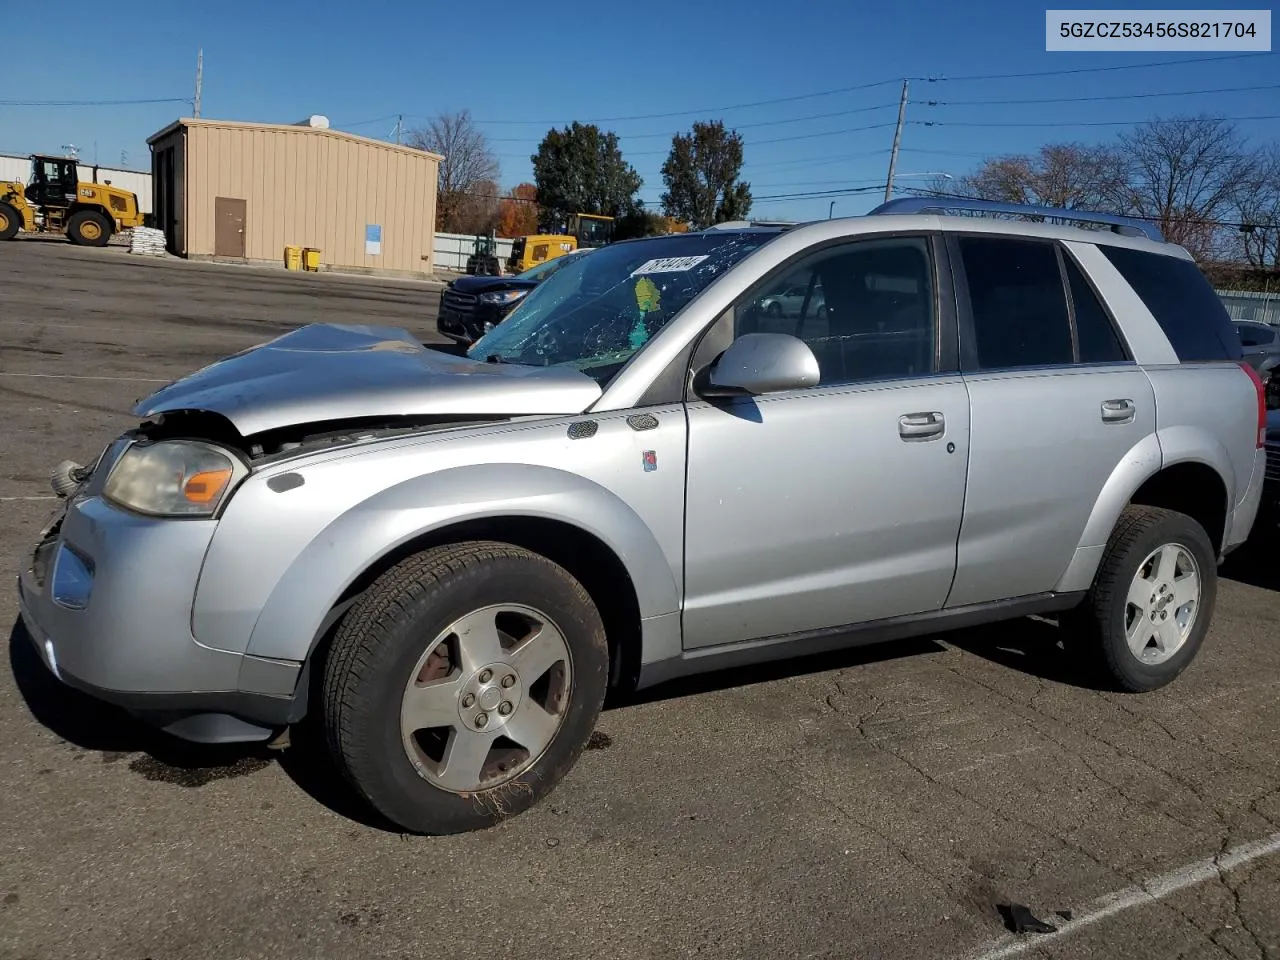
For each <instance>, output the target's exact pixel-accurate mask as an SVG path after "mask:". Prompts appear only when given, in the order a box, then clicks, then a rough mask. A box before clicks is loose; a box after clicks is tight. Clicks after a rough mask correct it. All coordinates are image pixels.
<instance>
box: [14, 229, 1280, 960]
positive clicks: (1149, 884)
mask: <svg viewBox="0 0 1280 960" xmlns="http://www.w3.org/2000/svg"><path fill="white" fill-rule="evenodd" d="M438 296H439V287H438V285H430V284H425V283H419V282H413V281H390V280H386V281H384V280H375V279H371V278H364V277H361V278H351V277H339V276H331V275H326V274H320V275H294V274H288V273H286V272H284V271H283V270H272V269H262V268H245V267H237V266H224V265H213V264H190V263H186V262H175V261H171V260H164V261H159V260H154V261H153V260H146V259H143V258H137V257H132V256H130V255H129V254H127V253H125V252H123V251H121V250H116V249H106V250H84V249H79V248H74V247H70V246H68V245H65V244H62V243H53V242H30V241H19V242H14V243H8V244H0V451H3V458H2V460H0V546H2V549H0V582H3V583H4V584H8V586H7V587H5V588H4V589H3V590H0V627H2V628H3V629H5V630H6V631H8V632H9V645H8V651H7V652H8V661H9V669H8V670H0V730H3V732H4V735H3V737H2V738H0V851H2V852H0V958H4V960H9V958H12V960H20V958H21V960H73V958H75V960H78V958H90V957H101V958H111V960H143V958H152V960H189V958H190V960H195V958H202V960H203V958H218V960H226V958H257V957H262V958H268V957H269V958H272V960H282V958H295V957H296V958H306V960H319V958H345V957H403V958H410V957H413V958H418V957H459V958H461V957H481V956H489V957H504V958H523V957H537V958H539V960H542V958H548V957H554V958H557V960H559V958H577V957H582V958H587V957H591V958H594V957H602V958H603V957H607V958H611V960H612V958H619V960H621V958H633V957H634V958H640V957H644V958H660V957H661V958H665V957H686V956H697V957H724V958H755V957H762V958H776V957H788V958H790V957H797V958H798V957H823V958H846V957H849V958H852V957H859V958H861V957H867V958H875V960H907V958H911V960H917V958H942V960H949V958H957V960H960V958H966V960H979V958H981V960H986V958H994V957H1004V956H1021V957H1043V958H1048V957H1053V958H1083V957H1098V956H1104V957H1121V956H1123V957H1126V958H1148V957H1149V958H1160V960H1169V958H1173V957H1179V958H1219V957H1222V958H1228V957H1230V958H1263V957H1280V896H1277V893H1276V891H1277V890H1280V703H1278V702H1277V693H1278V692H1280V656H1277V645H1278V644H1280V640H1278V639H1277V638H1278V636H1280V634H1278V632H1277V621H1278V620H1280V564H1278V563H1277V561H1276V560H1275V559H1274V558H1275V556H1276V553H1275V552H1274V546H1272V547H1271V550H1272V552H1271V553H1268V544H1267V543H1266V542H1259V544H1258V545H1257V546H1256V547H1254V548H1252V549H1251V550H1250V551H1249V552H1248V553H1247V554H1246V555H1243V556H1239V557H1235V558H1233V559H1232V560H1231V562H1230V563H1229V564H1228V567H1227V568H1226V569H1225V570H1224V571H1223V576H1224V578H1225V579H1224V582H1223V583H1222V586H1221V589H1220V592H1219V597H1218V609H1217V612H1216V616H1215V620H1214V625H1213V628H1212V630H1211V632H1210V635H1209V638H1208V641H1207V643H1206V644H1205V646H1204V648H1203V650H1202V652H1201V654H1200V656H1199V658H1198V660H1197V662H1196V663H1195V664H1194V665H1193V666H1192V667H1191V669H1190V670H1189V671H1188V672H1187V673H1186V674H1184V675H1183V677H1182V678H1180V679H1179V681H1178V682H1177V683H1175V684H1174V685H1173V686H1171V687H1169V688H1166V689H1165V690H1162V691H1159V692H1157V693H1153V694H1149V695H1145V696H1123V695H1118V694H1112V693H1104V692H1099V691H1097V690H1095V689H1092V688H1091V687H1090V686H1089V685H1088V683H1087V682H1086V681H1085V680H1084V679H1083V678H1082V677H1081V676H1080V674H1079V673H1078V671H1076V670H1075V669H1074V668H1073V665H1072V663H1071V662H1070V660H1069V658H1068V657H1067V656H1066V655H1065V654H1064V653H1063V651H1062V649H1061V648H1060V647H1059V646H1058V643H1057V632H1056V628H1055V627H1054V626H1053V625H1052V624H1050V623H1047V622H1045V621H1042V620H1034V619H1028V620H1020V621H1015V622H1012V623H1008V624H1004V625H999V626H995V627H986V628H982V629H978V630H970V631H964V632H961V633H955V634H945V635H939V636H937V637H934V638H926V639H923V640H920V641H913V642H909V643H902V644H896V645H891V646H885V647H875V648H864V649H861V650H857V651H853V652H847V653H841V654H836V655H830V656H824V657H819V658H814V659H808V660H802V661H795V662H791V663H784V664H772V665H769V666H766V667H763V668H757V669H751V670H738V671H732V672H728V673H722V674H715V675H709V676H705V677H700V678H696V680H694V681H689V682H681V683H678V684H674V685H671V686H669V687H666V688H659V689H656V690H653V691H652V692H648V693H647V695H646V696H644V697H641V698H636V699H634V700H632V701H629V702H625V703H621V704H618V705H614V706H612V707H611V708H610V709H608V710H607V711H606V712H605V713H604V715H603V716H602V718H601V720H600V723H599V726H598V730H597V734H596V736H595V737H594V738H593V741H592V744H591V748H590V749H589V750H588V751H587V752H586V753H585V754H584V755H583V757H582V760H581V761H580V762H579V764H578V765H577V767H576V768H575V769H574V770H573V771H572V772H571V774H570V775H569V777H568V778H567V779H566V780H565V781H564V782H563V783H562V784H561V785H560V786H559V788H557V789H556V790H555V791H554V792H553V793H552V795H551V796H550V797H549V798H548V799H547V800H546V801H545V802H544V803H543V804H541V805H540V806H539V807H537V808H535V809H533V810H532V811H530V812H528V813H526V814H524V815H522V816H519V817H517V818H515V819H513V820H510V821H508V822H506V823H504V824H502V825H500V826H498V827H496V828H493V829H491V830H488V831H485V832H482V833H475V834H469V835H464V836H457V837H447V838H421V837H406V836H401V835H399V834H396V833H394V832H391V831H389V830H387V829H386V828H385V827H384V826H383V825H381V824H379V823H378V822H376V821H375V820H373V819H372V818H371V817H369V816H368V814H367V813H366V812H365V811H364V810H363V809H362V808H361V807H360V806H359V805H358V804H356V803H354V802H353V801H352V799H351V798H350V796H349V795H348V794H347V793H346V792H345V791H344V790H342V789H340V788H339V787H338V786H337V785H336V782H335V780H334V778H333V776H332V774H331V771H330V770H329V769H328V768H327V766H326V764H325V762H324V760H323V756H322V755H321V754H320V753H319V752H318V751H317V750H316V749H315V748H314V746H313V745H312V744H311V743H310V742H309V741H308V740H307V739H306V738H305V737H300V738H299V741H300V742H299V743H298V744H297V745H296V746H294V747H291V748H289V749H288V750H285V751H283V752H272V751H268V750H266V749H265V748H261V747H256V746H255V747H236V748H219V749H212V748H200V747H191V746H184V745H181V744H177V743H174V742H171V741H168V740H166V739H165V738H163V737H161V736H159V735H157V734H154V733H152V732H150V731H148V730H146V729H145V728H142V727H140V726H139V725H137V724H136V723H134V722H132V721H131V720H129V718H127V717H126V716H124V715H122V714H120V713H118V712H117V711H115V710H113V709H111V708H107V707H104V706H101V705H98V704H96V703H94V702H92V701H90V700H88V699H87V698H84V697H83V696H80V695H77V694H74V693H73V692H71V691H69V690H67V689H64V688H60V687H59V685H58V684H57V682H56V681H54V680H53V679H52V677H50V676H49V674H48V673H47V672H46V671H45V670H44V669H43V667H42V666H41V664H40V662H39V661H38V660H37V659H36V657H35V656H34V654H33V652H32V651H31V650H30V649H29V647H28V641H27V640H26V638H25V635H24V634H23V633H22V631H21V630H20V628H18V627H17V609H16V602H15V591H14V587H13V584H14V578H15V577H16V576H17V573H18V570H19V567H20V565H21V564H23V563H25V562H26V551H27V550H28V549H29V547H30V546H31V545H32V543H33V541H34V539H35V537H36V534H37V531H38V530H39V528H40V526H41V525H42V523H43V522H44V521H45V520H46V518H47V517H48V515H49V514H50V512H51V511H52V509H53V507H54V505H55V504H54V502H53V501H52V500H51V499H49V498H50V497H51V493H50V490H49V486H48V482H47V479H46V478H47V476H48V470H49V468H50V467H51V466H52V465H53V464H54V463H56V462H57V461H58V460H61V459H63V458H64V457H71V458H73V459H81V460H83V459H85V458H88V457H90V456H92V455H94V454H95V453H96V452H97V451H98V450H100V449H101V447H102V446H103V444H104V443H105V442H106V441H107V440H108V439H110V438H111V437H112V436H114V435H115V434H116V433H118V432H119V431H121V430H123V429H125V428H126V427H128V426H129V425H130V424H131V419H130V417H129V413H128V411H129V408H130V407H131V406H132V404H133V402H134V400H135V399H137V398H139V397H141V396H143V395H145V394H146V393H148V392H150V390H152V389H154V388H155V387H156V386H157V385H158V384H160V383H163V382H167V381H169V380H171V379H173V378H175V377H178V376H181V375H182V374H184V373H186V372H189V371H191V370H194V369H195V368H197V367H199V366H201V365H203V364H205V363H207V362H210V361H212V360H214V359H217V358H218V357H220V356H225V355H226V354H229V353H233V352H235V351H238V350H241V349H243V348H245V347H248V346H251V345H253V344H255V343H259V342H261V341H263V340H266V339H268V338H270V337H272V336H275V335H276V334H278V333H280V332H282V331H284V330H287V329H290V328H293V327H295V326H298V325H300V324H304V323H307V322H313V321H326V322H353V323H377V324H385V325H391V326H401V327H405V328H407V329H409V330H410V331H411V332H413V333H415V334H417V335H418V336H420V337H422V338H424V339H432V327H433V317H434V313H435V309H436V304H437V302H438ZM1273 543H1275V541H1273ZM138 575H139V576H145V575H146V572H145V571H141V570H140V571H138ZM1012 904H1020V905H1025V906H1026V907H1027V908H1028V910H1029V912H1030V913H1031V914H1032V915H1034V917H1036V918H1038V919H1039V920H1041V921H1044V922H1045V923H1046V924H1048V925H1049V926H1052V927H1054V928H1055V931H1054V932H1042V933H1023V934H1015V933H1012V932H1009V930H1008V929H1007V928H1006V925H1007V924H1008V925H1013V918H1012V917H1011V916H1010V911H1009V907H1010V905H1012Z"/></svg>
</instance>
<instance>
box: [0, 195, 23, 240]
mask: <svg viewBox="0 0 1280 960" xmlns="http://www.w3.org/2000/svg"><path fill="white" fill-rule="evenodd" d="M21 226H22V217H20V216H18V211H17V210H15V209H14V208H13V205H12V204H8V203H0V240H12V239H13V238H14V237H16V236H17V235H18V229H19V228H20V227H21Z"/></svg>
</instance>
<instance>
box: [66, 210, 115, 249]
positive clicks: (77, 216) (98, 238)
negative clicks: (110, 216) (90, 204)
mask: <svg viewBox="0 0 1280 960" xmlns="http://www.w3.org/2000/svg"><path fill="white" fill-rule="evenodd" d="M67 237H68V238H69V239H70V240H71V242H72V243H76V244H79V245H80V246H82V247H104V246H106V244H107V241H108V240H110V239H111V224H110V223H108V222H107V218H106V217H104V216H103V215H102V214H100V213H97V212H95V211H93V210H81V211H80V212H79V213H74V214H72V215H71V219H70V220H68V221H67Z"/></svg>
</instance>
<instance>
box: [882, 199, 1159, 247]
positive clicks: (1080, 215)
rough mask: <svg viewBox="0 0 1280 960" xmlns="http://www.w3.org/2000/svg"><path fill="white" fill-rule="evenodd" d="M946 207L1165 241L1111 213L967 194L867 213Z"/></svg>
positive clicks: (1142, 224)
mask: <svg viewBox="0 0 1280 960" xmlns="http://www.w3.org/2000/svg"><path fill="white" fill-rule="evenodd" d="M948 210H972V211H975V212H980V213H1013V214H1020V215H1022V216H1027V217H1045V218H1047V219H1052V220H1074V221H1077V222H1079V223H1100V224H1106V225H1107V226H1109V227H1110V228H1111V230H1112V231H1113V232H1114V233H1118V234H1121V235H1122V236H1126V237H1146V238H1147V239H1148V240H1154V241H1156V242H1157V243H1164V242H1165V239H1164V234H1162V233H1161V232H1160V228H1159V227H1158V226H1156V225H1155V224H1154V223H1147V222H1146V221H1143V220H1136V219H1134V218H1132V217H1120V216H1116V215H1115V214H1111V213H1094V212H1093V211H1091V210H1067V209H1064V208H1062V207H1039V206H1035V205H1033V204H1027V203H1005V202H1004V201H1001V200H973V199H970V198H968V197H898V198H897V199H894V200H887V201H885V202H884V203H882V204H880V206H878V207H876V208H875V209H874V210H872V211H871V212H870V213H869V214H867V216H877V215H880V214H886V213H903V214H905V213H935V214H943V213H945V212H946V211H948Z"/></svg>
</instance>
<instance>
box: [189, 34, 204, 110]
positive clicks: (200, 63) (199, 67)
mask: <svg viewBox="0 0 1280 960" xmlns="http://www.w3.org/2000/svg"><path fill="white" fill-rule="evenodd" d="M203 91H204V47H201V48H200V52H199V53H197V54H196V99H195V102H194V103H193V104H192V106H194V107H195V114H196V118H197V119H199V117H200V95H201V93H203Z"/></svg>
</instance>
